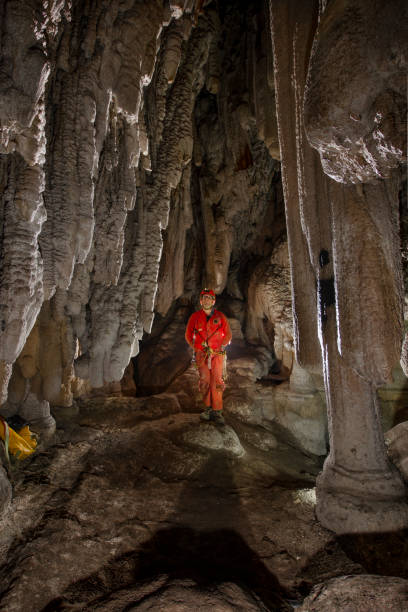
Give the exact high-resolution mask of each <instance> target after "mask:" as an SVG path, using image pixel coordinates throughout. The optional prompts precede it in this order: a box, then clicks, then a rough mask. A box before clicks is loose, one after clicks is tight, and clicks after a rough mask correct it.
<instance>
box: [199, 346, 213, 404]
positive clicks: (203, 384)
mask: <svg viewBox="0 0 408 612" xmlns="http://www.w3.org/2000/svg"><path fill="white" fill-rule="evenodd" d="M195 360H196V365H197V369H198V375H199V377H200V379H199V381H198V390H199V391H200V393H201V395H202V397H203V401H204V405H205V406H211V392H210V381H211V372H210V370H209V369H208V365H207V357H206V355H205V353H203V352H202V351H197V352H196V355H195Z"/></svg>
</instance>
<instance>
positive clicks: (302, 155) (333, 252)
mask: <svg viewBox="0 0 408 612" xmlns="http://www.w3.org/2000/svg"><path fill="white" fill-rule="evenodd" d="M318 5H319V3H318V2H317V1H314V0H309V1H308V2H302V1H300V0H288V1H283V0H271V2H270V8H271V25H272V38H273V52H274V65H275V86H276V99H277V114H278V125H279V137H280V147H281V157H282V175H283V184H284V195H285V204H286V215H287V228H288V237H289V252H290V262H291V273H292V290H293V314H294V322H295V324H294V331H295V346H296V351H297V358H298V360H299V362H300V364H301V365H303V366H304V367H306V368H308V369H309V371H313V370H315V369H316V368H317V367H318V366H319V361H320V360H319V356H318V353H320V354H321V361H322V364H323V374H324V379H325V390H326V399H327V407H328V421H329V436H330V454H329V457H328V458H327V460H326V462H325V465H324V469H323V472H322V474H321V475H320V476H319V478H318V482H317V498H318V504H317V516H318V518H319V520H320V521H321V522H322V524H323V525H324V526H326V527H328V528H329V529H332V530H334V531H336V532H337V533H350V532H367V531H387V530H395V529H401V528H404V527H406V526H407V525H408V506H407V505H406V502H405V489H404V485H403V483H402V480H401V477H400V475H399V474H398V473H397V471H396V470H395V469H394V468H393V467H392V466H391V465H390V463H389V462H388V460H387V456H386V451H385V445H384V439H383V434H382V431H381V425H380V419H379V415H378V402H377V397H376V388H377V387H378V386H379V385H380V384H382V383H383V382H384V381H385V380H387V379H388V378H389V376H390V375H391V369H392V366H393V365H394V364H395V363H396V362H397V361H398V358H399V351H400V342H401V337H402V329H401V312H402V311H401V286H400V277H399V262H398V252H397V251H398V249H397V248H396V247H397V245H398V242H397V241H396V238H397V227H396V211H397V209H396V202H395V198H394V197H393V195H392V194H393V193H394V195H395V189H394V188H393V185H392V184H391V183H390V184H385V182H384V181H375V182H374V184H372V185H364V186H354V185H351V186H345V185H341V184H339V183H337V182H335V181H333V180H331V179H330V178H329V177H328V176H326V175H325V174H324V172H323V168H322V165H321V162H320V159H319V156H318V154H317V152H316V151H315V150H314V149H312V148H311V146H310V145H309V143H308V140H307V138H306V132H305V126H304V114H303V99H304V91H305V81H306V73H307V70H308V65H309V61H310V53H311V47H312V42H313V37H314V36H315V32H316V27H317V23H318ZM315 44H316V43H315ZM338 95H339V96H340V95H341V92H338ZM323 102H326V103H327V101H323V100H317V101H316V100H315V105H316V104H319V103H322V104H323ZM318 112H319V111H318V109H317V110H316V114H318ZM391 182H392V181H391ZM319 345H320V349H319Z"/></svg>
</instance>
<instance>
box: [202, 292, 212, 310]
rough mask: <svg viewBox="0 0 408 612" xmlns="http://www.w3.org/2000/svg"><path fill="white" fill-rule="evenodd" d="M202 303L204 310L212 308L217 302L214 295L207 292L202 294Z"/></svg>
mask: <svg viewBox="0 0 408 612" xmlns="http://www.w3.org/2000/svg"><path fill="white" fill-rule="evenodd" d="M200 304H201V306H202V307H203V308H204V310H211V308H212V307H213V305H214V304H215V299H214V298H213V297H212V295H206V294H205V295H202V296H201V300H200Z"/></svg>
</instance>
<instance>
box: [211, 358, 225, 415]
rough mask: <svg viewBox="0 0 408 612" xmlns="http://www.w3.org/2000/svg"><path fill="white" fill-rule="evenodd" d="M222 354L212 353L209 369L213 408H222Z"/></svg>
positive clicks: (223, 386) (223, 384)
mask: <svg viewBox="0 0 408 612" xmlns="http://www.w3.org/2000/svg"><path fill="white" fill-rule="evenodd" d="M223 366H224V355H213V356H212V359H211V370H210V374H211V376H210V388H211V406H212V408H213V410H222V394H223V391H224V389H225V383H224V379H223V377H222V373H223Z"/></svg>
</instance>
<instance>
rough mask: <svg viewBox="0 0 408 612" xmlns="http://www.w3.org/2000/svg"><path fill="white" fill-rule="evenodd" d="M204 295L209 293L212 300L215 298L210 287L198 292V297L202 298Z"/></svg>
mask: <svg viewBox="0 0 408 612" xmlns="http://www.w3.org/2000/svg"><path fill="white" fill-rule="evenodd" d="M205 295H209V296H210V297H212V298H213V300H215V293H214V291H213V290H212V289H203V290H202V291H201V293H200V299H201V298H203V297H204V296H205Z"/></svg>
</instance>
